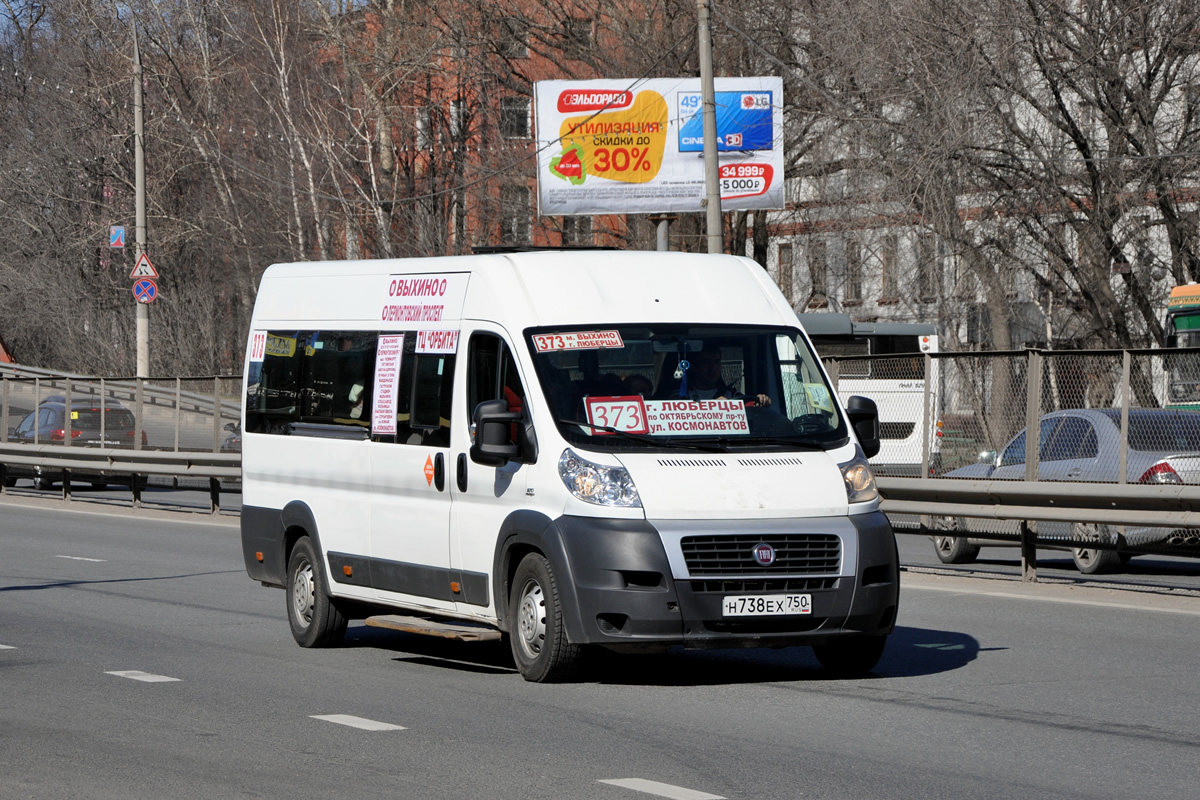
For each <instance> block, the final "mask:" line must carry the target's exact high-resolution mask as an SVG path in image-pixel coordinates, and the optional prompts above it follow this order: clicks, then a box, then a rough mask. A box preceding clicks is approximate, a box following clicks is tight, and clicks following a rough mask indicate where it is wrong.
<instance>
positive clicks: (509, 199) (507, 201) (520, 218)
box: [500, 186, 531, 244]
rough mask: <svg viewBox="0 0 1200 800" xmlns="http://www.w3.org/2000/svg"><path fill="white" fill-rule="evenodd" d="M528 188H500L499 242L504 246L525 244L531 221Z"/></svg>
mask: <svg viewBox="0 0 1200 800" xmlns="http://www.w3.org/2000/svg"><path fill="white" fill-rule="evenodd" d="M529 207H530V206H529V187H528V186H501V187H500V240H501V241H502V242H504V244H527V243H528V242H529V235H530V227H531V220H530V214H529Z"/></svg>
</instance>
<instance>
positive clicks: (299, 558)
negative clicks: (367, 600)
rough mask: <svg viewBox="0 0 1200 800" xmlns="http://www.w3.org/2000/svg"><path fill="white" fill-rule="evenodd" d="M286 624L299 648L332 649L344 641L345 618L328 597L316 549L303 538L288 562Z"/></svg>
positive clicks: (310, 541) (327, 587) (310, 542)
mask: <svg viewBox="0 0 1200 800" xmlns="http://www.w3.org/2000/svg"><path fill="white" fill-rule="evenodd" d="M287 610H288V623H289V624H290V625H291V628H292V638H294V639H295V640H296V643H297V644H298V645H300V646H301V647H333V646H335V645H337V644H340V643H341V642H342V640H343V639H345V638H346V622H347V620H346V618H345V617H344V616H343V615H342V613H341V612H340V611H338V609H337V607H336V606H335V605H334V604H333V602H332V601H331V600H330V598H329V584H328V583H327V582H326V580H325V575H324V573H322V572H321V565H320V561H319V560H318V559H317V553H316V548H314V547H313V544H312V540H311V539H309V538H308V537H307V536H301V537H300V538H299V539H297V540H296V545H295V547H293V548H292V555H291V557H290V558H289V559H288V581H287Z"/></svg>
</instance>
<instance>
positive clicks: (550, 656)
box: [509, 553, 580, 683]
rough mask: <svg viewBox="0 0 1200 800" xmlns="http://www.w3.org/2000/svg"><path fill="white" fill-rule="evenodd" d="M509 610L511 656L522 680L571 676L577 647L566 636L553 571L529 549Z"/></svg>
mask: <svg viewBox="0 0 1200 800" xmlns="http://www.w3.org/2000/svg"><path fill="white" fill-rule="evenodd" d="M509 610H510V611H511V613H512V616H513V619H512V631H511V632H510V633H509V642H510V643H511V645H512V654H513V660H514V661H515V662H516V664H517V669H518V670H520V671H521V675H522V676H523V677H524V678H525V680H527V681H533V682H535V683H552V682H554V681H561V680H566V679H568V678H571V677H572V676H574V674H575V672H576V669H577V668H578V666H579V656H580V647H579V645H575V644H571V643H570V642H569V641H568V640H567V631H566V629H565V628H564V627H563V620H562V604H561V602H560V601H559V597H558V584H557V583H555V580H554V571H553V570H552V569H551V568H550V562H548V561H547V560H546V559H545V557H544V556H542V555H541V554H540V553H530V554H529V555H527V556H525V558H523V559H522V560H521V563H520V565H518V566H517V571H516V573H515V574H514V575H513V582H512V597H510V598H509Z"/></svg>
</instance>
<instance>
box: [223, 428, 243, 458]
mask: <svg viewBox="0 0 1200 800" xmlns="http://www.w3.org/2000/svg"><path fill="white" fill-rule="evenodd" d="M225 430H226V431H228V433H226V434H225V438H224V439H222V440H221V452H222V453H240V452H242V423H240V422H227V423H225Z"/></svg>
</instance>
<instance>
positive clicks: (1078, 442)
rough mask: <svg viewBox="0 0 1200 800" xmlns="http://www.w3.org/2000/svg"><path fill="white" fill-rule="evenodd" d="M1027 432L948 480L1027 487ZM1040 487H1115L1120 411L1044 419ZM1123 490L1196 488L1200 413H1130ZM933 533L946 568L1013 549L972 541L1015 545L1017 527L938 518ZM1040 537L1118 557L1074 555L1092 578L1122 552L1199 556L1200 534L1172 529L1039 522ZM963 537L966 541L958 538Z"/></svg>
mask: <svg viewBox="0 0 1200 800" xmlns="http://www.w3.org/2000/svg"><path fill="white" fill-rule="evenodd" d="M1025 436H1026V433H1025V431H1021V432H1020V433H1018V434H1017V435H1016V436H1014V437H1013V438H1012V439H1010V440H1009V442H1008V444H1006V445H1005V446H1004V449H1003V450H1001V451H1000V453H999V454H995V453H986V454H983V455H982V457H981V462H980V463H978V464H971V465H969V466H965V467H961V468H959V469H956V470H953V471H951V472H949V473H947V474H946V475H945V477H946V478H974V479H990V480H1024V478H1025ZM1038 439H1039V447H1038V480H1043V481H1098V482H1108V483H1117V482H1118V477H1119V471H1120V463H1121V460H1120V446H1121V412H1120V410H1119V409H1069V410H1064V411H1055V412H1052V413H1050V414H1046V415H1044V416H1043V417H1042V420H1041V426H1040V430H1039V432H1038ZM1126 458H1127V471H1126V475H1125V480H1126V482H1127V483H1200V413H1197V412H1192V411H1176V410H1170V409H1158V408H1155V409H1131V410H1130V412H1129V450H1128V455H1127V457H1126ZM933 525H934V527H935V528H937V529H940V530H942V531H945V533H939V534H937V535H935V536H934V537H933V543H934V548H935V549H936V551H937V555H938V558H939V559H941V561H942V562H943V563H946V564H965V563H969V562H971V561H974V560H975V559H976V557H978V555H979V548H980V546H981V545H987V546H1003V545H1006V544H1008V545H1011V544H1013V543H1014V541H1013V539H1010V540H1009V541H997V540H994V539H989V538H976V537H973V536H970V535H969V534H970V533H971V532H972V531H974V532H980V533H982V532H983V531H988V532H990V533H1000V534H1003V535H1006V536H1010V537H1014V539H1015V537H1016V536H1017V534H1018V530H1019V527H1018V523H1015V522H999V523H998V522H996V521H994V520H992V521H988V520H982V519H970V518H958V517H939V518H935V519H934V521H933ZM1038 532H1039V536H1040V537H1042V538H1043V539H1044V538H1052V539H1053V538H1062V539H1064V540H1069V541H1072V542H1080V541H1085V542H1086V541H1095V542H1107V543H1109V544H1114V545H1116V549H1108V548H1105V549H1100V548H1091V547H1071V548H1069V549H1070V550H1071V553H1072V556H1073V557H1074V560H1075V566H1076V567H1078V568H1079V571H1080V572H1083V573H1087V574H1092V573H1097V572H1108V571H1114V570H1116V569H1117V568H1118V567H1119V566H1120V565H1121V564H1122V563H1124V562H1126V561H1128V560H1129V558H1130V557H1131V555H1132V553H1130V552H1127V551H1125V550H1124V548H1137V547H1140V546H1145V545H1150V544H1154V545H1158V544H1162V543H1165V544H1168V545H1177V546H1181V547H1188V548H1196V547H1197V546H1200V531H1197V530H1195V529H1171V528H1132V527H1130V528H1126V529H1125V531H1124V532H1123V533H1122V532H1121V531H1119V530H1118V529H1117V528H1116V527H1115V526H1111V525H1098V524H1094V523H1074V524H1072V525H1067V524H1065V523H1057V524H1056V523H1049V522H1040V523H1039V524H1038ZM960 533H967V534H968V535H966V536H963V535H958V534H960Z"/></svg>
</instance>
